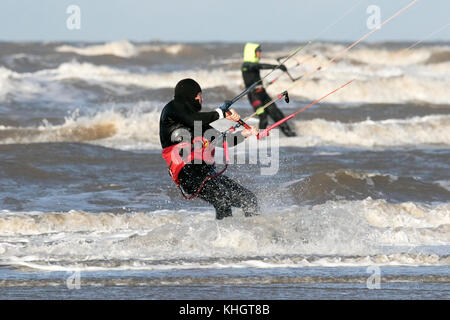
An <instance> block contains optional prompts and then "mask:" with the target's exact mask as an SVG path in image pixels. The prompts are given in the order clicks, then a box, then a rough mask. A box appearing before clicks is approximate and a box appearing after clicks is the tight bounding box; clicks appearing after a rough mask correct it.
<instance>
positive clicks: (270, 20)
mask: <svg viewBox="0 0 450 320" xmlns="http://www.w3.org/2000/svg"><path fill="white" fill-rule="evenodd" d="M410 1H411V0H297V1H294V0H290V1H289V0H277V1H269V0H259V1H255V0H227V1H213V0H190V1H189V0H184V1H183V0H1V2H0V41H5V40H7V41H28V40H32V41H58V40H77V41H78V40H82V41H114V40H122V39H128V40H135V41H148V40H162V41H186V42H189V41H229V42H233V41H236V42H244V41H305V40H311V39H315V38H316V36H318V35H319V34H320V38H321V39H323V40H333V41H343V40H355V39H358V38H359V37H360V36H362V35H363V34H365V33H366V32H368V29H367V26H366V21H367V19H368V17H369V14H367V13H366V9H367V7H368V6H369V5H378V6H379V7H380V9H381V20H382V21H384V20H385V19H387V18H388V17H389V16H391V15H392V14H393V13H394V12H396V11H397V10H399V9H400V8H401V7H403V6H405V5H406V4H408V3H409V2H410ZM359 2H361V3H360V4H359V5H358V6H357V7H355V9H354V10H353V11H352V12H351V13H350V14H348V16H346V17H345V18H344V19H342V20H341V21H340V23H338V24H336V25H335V26H334V27H332V28H329V29H328V30H327V31H326V32H322V31H323V30H324V29H325V28H326V27H328V26H330V24H332V22H334V21H336V19H338V18H339V17H341V16H342V15H343V14H344V13H345V12H346V11H347V10H348V9H349V8H351V7H352V6H353V5H355V4H357V3H359ZM71 4H75V5H78V6H79V7H80V9H81V29H80V30H69V29H67V27H66V20H67V18H68V16H69V15H68V14H67V13H66V8H67V7H68V6H69V5H71ZM449 22H450V0H421V1H420V2H418V3H417V4H416V5H414V6H413V7H411V8H410V9H408V10H407V11H406V12H404V13H403V14H402V15H401V16H399V17H398V18H396V19H395V20H393V21H392V22H390V23H388V24H387V25H386V26H385V27H383V28H382V29H381V30H379V31H378V32H376V33H375V34H373V35H372V36H371V37H370V38H369V39H368V40H370V41H398V40H408V41H416V40H421V39H423V38H425V37H426V36H427V35H429V34H430V33H431V32H433V31H435V30H437V29H439V28H440V27H442V26H444V25H446V24H447V23H449ZM430 40H444V41H450V27H449V28H447V29H446V30H444V31H442V32H440V33H439V34H437V35H436V36H434V37H433V38H431V39H430Z"/></svg>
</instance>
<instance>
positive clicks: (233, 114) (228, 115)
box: [225, 109, 241, 122]
mask: <svg viewBox="0 0 450 320" xmlns="http://www.w3.org/2000/svg"><path fill="white" fill-rule="evenodd" d="M225 119H228V120H231V121H234V122H238V121H239V119H241V116H240V115H239V114H238V113H237V112H236V111H235V110H234V109H230V110H228V111H227V112H226V113H225Z"/></svg>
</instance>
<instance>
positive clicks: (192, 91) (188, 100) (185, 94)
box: [174, 79, 202, 111]
mask: <svg viewBox="0 0 450 320" xmlns="http://www.w3.org/2000/svg"><path fill="white" fill-rule="evenodd" d="M199 92H202V88H201V87H200V85H199V84H198V83H197V82H196V81H195V80H192V79H183V80H181V81H180V82H178V83H177V85H176V87H175V96H174V101H175V103H182V104H185V105H188V106H190V107H192V108H193V109H194V110H195V111H200V110H201V109H202V105H201V104H200V102H199V101H198V100H195V97H196V96H197V95H198V93H199Z"/></svg>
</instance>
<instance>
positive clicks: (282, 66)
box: [278, 64, 287, 72]
mask: <svg viewBox="0 0 450 320" xmlns="http://www.w3.org/2000/svg"><path fill="white" fill-rule="evenodd" d="M278 69H280V70H281V71H283V72H286V71H287V68H286V66H285V65H284V64H280V66H279V67H278Z"/></svg>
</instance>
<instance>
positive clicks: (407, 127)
mask: <svg viewBox="0 0 450 320" xmlns="http://www.w3.org/2000/svg"><path fill="white" fill-rule="evenodd" d="M295 127H296V131H297V132H298V133H299V135H300V137H299V138H295V139H289V140H286V141H282V142H281V145H282V146H284V145H293V144H294V145H298V146H316V145H338V146H339V145H340V146H358V147H375V146H379V147H387V146H390V147H393V146H417V145H446V146H447V145H450V116H446V115H445V116H444V115H430V116H425V117H413V118H410V119H387V120H380V121H373V120H365V121H362V122H355V123H344V122H339V121H326V120H323V119H314V120H307V121H296V122H295Z"/></svg>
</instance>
